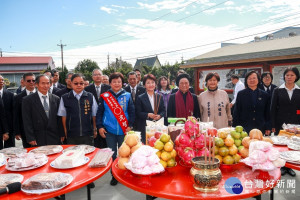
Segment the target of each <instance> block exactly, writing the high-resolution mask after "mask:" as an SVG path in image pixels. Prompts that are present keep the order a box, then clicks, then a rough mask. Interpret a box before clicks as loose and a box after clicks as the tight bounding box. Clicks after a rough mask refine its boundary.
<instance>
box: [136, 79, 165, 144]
mask: <svg viewBox="0 0 300 200" xmlns="http://www.w3.org/2000/svg"><path fill="white" fill-rule="evenodd" d="M155 82H156V78H155V76H154V75H152V74H147V75H145V77H144V79H143V85H144V86H145V88H146V92H145V93H144V94H141V95H139V96H138V98H137V99H136V105H135V106H136V107H135V109H136V120H137V129H138V131H141V136H142V142H143V143H144V144H145V143H146V120H151V121H153V120H155V121H157V120H159V119H160V118H162V117H164V116H165V106H164V100H163V97H162V96H161V95H160V94H157V93H155V92H154V91H155V87H156V83H155Z"/></svg>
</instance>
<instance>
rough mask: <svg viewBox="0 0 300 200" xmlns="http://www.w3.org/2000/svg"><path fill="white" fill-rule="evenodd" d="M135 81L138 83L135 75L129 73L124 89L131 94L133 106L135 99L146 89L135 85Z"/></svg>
mask: <svg viewBox="0 0 300 200" xmlns="http://www.w3.org/2000/svg"><path fill="white" fill-rule="evenodd" d="M137 81H138V78H137V74H136V73H135V72H129V73H128V85H127V86H126V87H125V88H124V90H126V91H127V92H129V93H131V97H132V100H133V103H134V104H135V100H136V99H137V97H138V96H139V95H141V94H144V93H145V92H146V89H145V88H144V87H142V86H138V85H137Z"/></svg>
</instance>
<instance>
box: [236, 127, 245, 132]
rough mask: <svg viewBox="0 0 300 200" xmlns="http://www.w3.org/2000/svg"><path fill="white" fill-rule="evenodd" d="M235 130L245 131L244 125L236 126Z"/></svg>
mask: <svg viewBox="0 0 300 200" xmlns="http://www.w3.org/2000/svg"><path fill="white" fill-rule="evenodd" d="M235 131H236V132H239V133H241V132H242V131H243V127H242V126H236V127H235Z"/></svg>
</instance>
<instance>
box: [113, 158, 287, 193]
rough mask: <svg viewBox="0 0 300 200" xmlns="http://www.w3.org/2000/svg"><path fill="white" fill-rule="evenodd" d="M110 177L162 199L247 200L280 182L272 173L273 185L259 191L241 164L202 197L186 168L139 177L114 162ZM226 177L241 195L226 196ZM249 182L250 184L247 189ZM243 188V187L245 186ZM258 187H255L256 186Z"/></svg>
mask: <svg viewBox="0 0 300 200" xmlns="http://www.w3.org/2000/svg"><path fill="white" fill-rule="evenodd" d="M112 173H113V175H114V177H115V178H116V179H117V180H118V181H119V182H121V183H122V184H123V185H125V186H127V187H129V188H131V189H133V190H135V191H139V192H141V193H144V194H147V195H151V196H155V197H161V198H166V199H201V198H205V199H233V198H234V199H237V198H238V199H243V198H249V197H253V196H256V195H259V194H261V193H264V192H266V191H267V190H270V189H272V188H273V187H275V186H276V184H277V180H279V179H280V177H281V174H280V170H279V169H277V170H275V171H274V174H273V177H272V179H270V181H269V182H268V183H270V182H273V183H274V184H273V185H268V186H267V182H265V181H264V182H263V187H262V188H258V187H256V183H257V184H259V183H261V181H260V179H257V176H258V174H259V172H258V171H254V172H253V171H252V169H251V168H250V167H248V166H245V165H244V164H241V165H240V166H239V167H238V169H236V170H234V171H230V170H228V171H227V172H222V180H221V182H220V184H219V190H218V191H216V192H212V193H203V192H200V191H197V190H195V189H194V188H193V182H192V177H191V175H190V168H187V167H183V166H181V165H178V164H177V166H175V167H173V168H167V169H166V171H165V172H163V173H161V174H158V175H153V176H140V175H135V174H133V173H131V172H130V171H129V170H121V169H119V168H118V167H117V159H116V160H115V161H114V163H113V165H112ZM230 177H237V178H238V179H239V180H240V181H241V182H242V185H243V188H244V190H243V192H242V193H241V194H230V193H228V192H227V191H226V190H225V188H224V184H225V181H226V180H227V179H228V178H230ZM251 182H252V183H253V185H252V187H250V184H251ZM246 184H247V185H246ZM257 186H259V185H257Z"/></svg>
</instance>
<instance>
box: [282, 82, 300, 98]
mask: <svg viewBox="0 0 300 200" xmlns="http://www.w3.org/2000/svg"><path fill="white" fill-rule="evenodd" d="M279 88H285V89H286V91H287V93H288V95H289V98H290V100H291V99H292V96H293V92H294V90H295V89H300V88H299V87H298V85H296V84H295V86H294V87H293V88H292V89H291V90H290V89H288V88H287V87H286V86H285V83H284V84H282V85H281V86H280V87H279Z"/></svg>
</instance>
